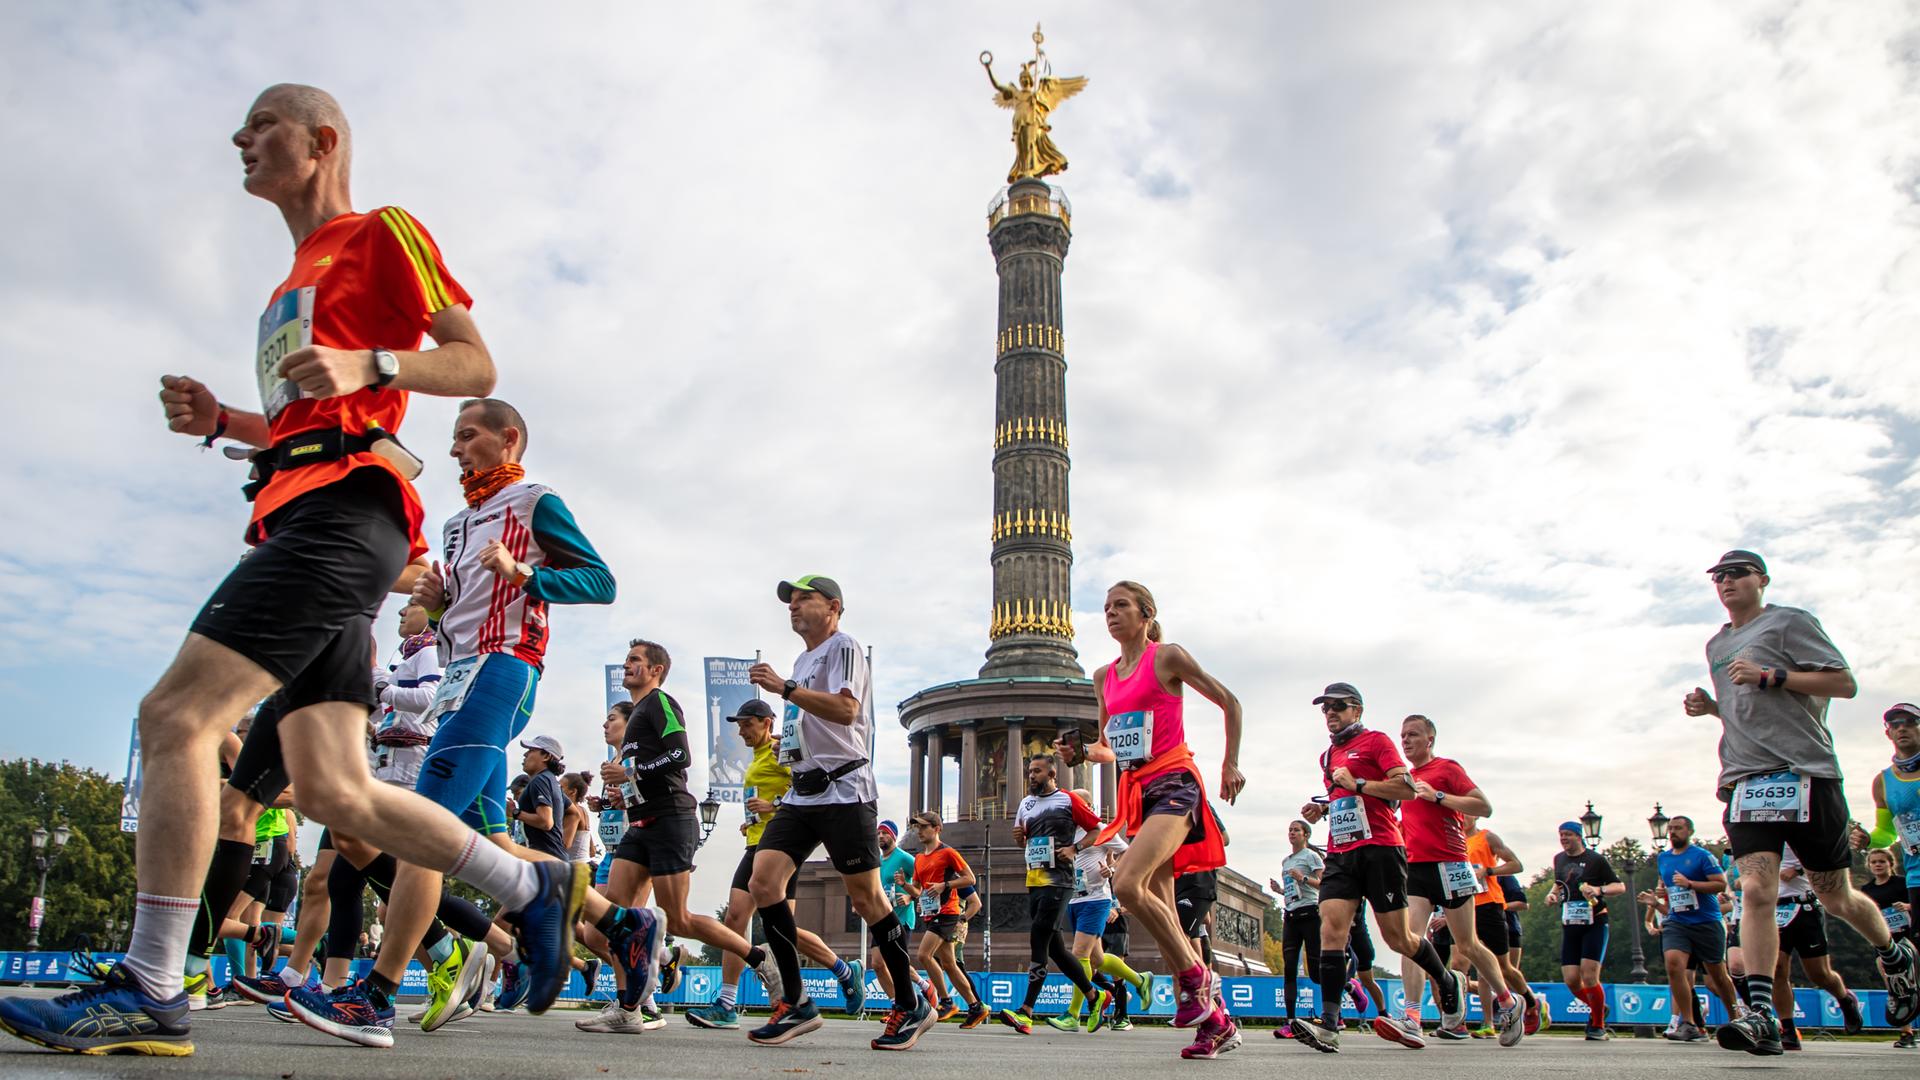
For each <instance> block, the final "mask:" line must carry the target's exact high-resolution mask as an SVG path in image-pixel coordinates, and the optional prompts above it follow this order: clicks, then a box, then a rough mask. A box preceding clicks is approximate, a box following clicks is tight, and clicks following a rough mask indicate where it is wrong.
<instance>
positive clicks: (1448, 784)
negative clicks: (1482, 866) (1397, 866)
mask: <svg viewBox="0 0 1920 1080" xmlns="http://www.w3.org/2000/svg"><path fill="white" fill-rule="evenodd" d="M1412 779H1414V780H1424V781H1426V782H1427V783H1429V784H1431V785H1433V789H1434V790H1435V791H1444V792H1446V793H1447V794H1449V795H1465V794H1467V793H1468V792H1470V791H1472V790H1473V789H1474V787H1475V786H1477V785H1475V784H1474V782H1473V780H1472V779H1471V778H1469V777H1468V776H1467V770H1465V769H1463V768H1461V767H1460V763H1459V762H1457V761H1455V760H1453V759H1452V758H1443V757H1437V758H1434V759H1433V760H1431V761H1429V762H1427V763H1426V764H1425V765H1422V766H1420V767H1419V768H1417V769H1414V770H1413V777H1412ZM1400 824H1401V825H1402V826H1403V827H1404V828H1405V829H1406V833H1407V861H1408V862H1410V863H1417V862H1465V861H1466V858H1467V830H1466V824H1467V823H1466V819H1465V818H1463V817H1461V816H1460V815H1459V813H1458V812H1456V811H1453V810H1449V809H1447V808H1446V807H1444V806H1435V805H1434V804H1432V803H1430V802H1428V801H1427V800H1425V799H1413V800H1410V801H1408V802H1406V803H1403V804H1401V806H1400Z"/></svg>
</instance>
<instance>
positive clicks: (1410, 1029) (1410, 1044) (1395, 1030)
mask: <svg viewBox="0 0 1920 1080" xmlns="http://www.w3.org/2000/svg"><path fill="white" fill-rule="evenodd" d="M1294 1030H1295V1031H1298V1030H1299V1029H1298V1028H1295V1029H1294ZM1373 1033H1374V1034H1375V1035H1378V1036H1380V1037H1381V1038H1383V1039H1385V1040H1387V1041H1388V1042H1390V1043H1399V1044H1400V1045H1401V1046H1404V1047H1406V1048H1407V1049H1409V1050H1425V1049H1426V1048H1427V1038H1426V1036H1425V1035H1423V1034H1421V1032H1420V1021H1418V1020H1415V1019H1413V1018H1412V1017H1409V1016H1376V1017H1374V1018H1373ZM1434 1034H1436V1035H1438V1034H1439V1032H1435V1033H1434Z"/></svg>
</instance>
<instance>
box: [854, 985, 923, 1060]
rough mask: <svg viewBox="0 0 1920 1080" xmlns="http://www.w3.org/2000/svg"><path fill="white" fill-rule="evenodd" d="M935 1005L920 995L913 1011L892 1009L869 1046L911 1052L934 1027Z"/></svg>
mask: <svg viewBox="0 0 1920 1080" xmlns="http://www.w3.org/2000/svg"><path fill="white" fill-rule="evenodd" d="M934 1022H935V1021H934V1018H933V1003H932V1002H930V1001H928V1000H927V999H926V995H924V994H923V995H920V997H919V1000H917V1001H915V1002H914V1004H913V1008H911V1009H891V1010H889V1011H888V1012H887V1020H886V1024H885V1026H884V1027H882V1028H881V1030H880V1034H879V1036H878V1037H877V1038H875V1039H874V1040H873V1041H872V1042H871V1043H868V1044H867V1045H869V1046H871V1047H873V1048H874V1049H875V1050H911V1049H913V1044H914V1043H917V1042H919V1041H920V1036H922V1035H924V1034H926V1032H927V1030H928V1029H929V1028H932V1027H933V1025H934Z"/></svg>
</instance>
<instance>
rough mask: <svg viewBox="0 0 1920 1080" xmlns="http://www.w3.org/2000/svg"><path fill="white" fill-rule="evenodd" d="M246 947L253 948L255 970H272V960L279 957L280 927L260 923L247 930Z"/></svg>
mask: <svg viewBox="0 0 1920 1080" xmlns="http://www.w3.org/2000/svg"><path fill="white" fill-rule="evenodd" d="M247 947H248V948H249V949H252V950H253V955H254V957H255V958H256V960H257V963H255V964H254V968H255V970H257V971H261V972H268V971H272V970H273V962H274V961H275V960H278V959H279V958H280V928H279V927H278V926H275V925H273V924H272V923H261V924H260V925H259V926H255V927H251V928H249V929H248V930H247Z"/></svg>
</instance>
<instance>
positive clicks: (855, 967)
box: [840, 960, 867, 1016]
mask: <svg viewBox="0 0 1920 1080" xmlns="http://www.w3.org/2000/svg"><path fill="white" fill-rule="evenodd" d="M840 993H841V994H842V995H844V996H845V997H846V999H847V1009H846V1011H847V1015H848V1016H859V1015H860V1010H862V1009H864V1008H866V1007H867V968H866V965H865V964H862V963H861V962H860V961H858V960H850V961H848V962H847V974H846V976H845V977H844V978H842V979H841V980H840Z"/></svg>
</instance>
